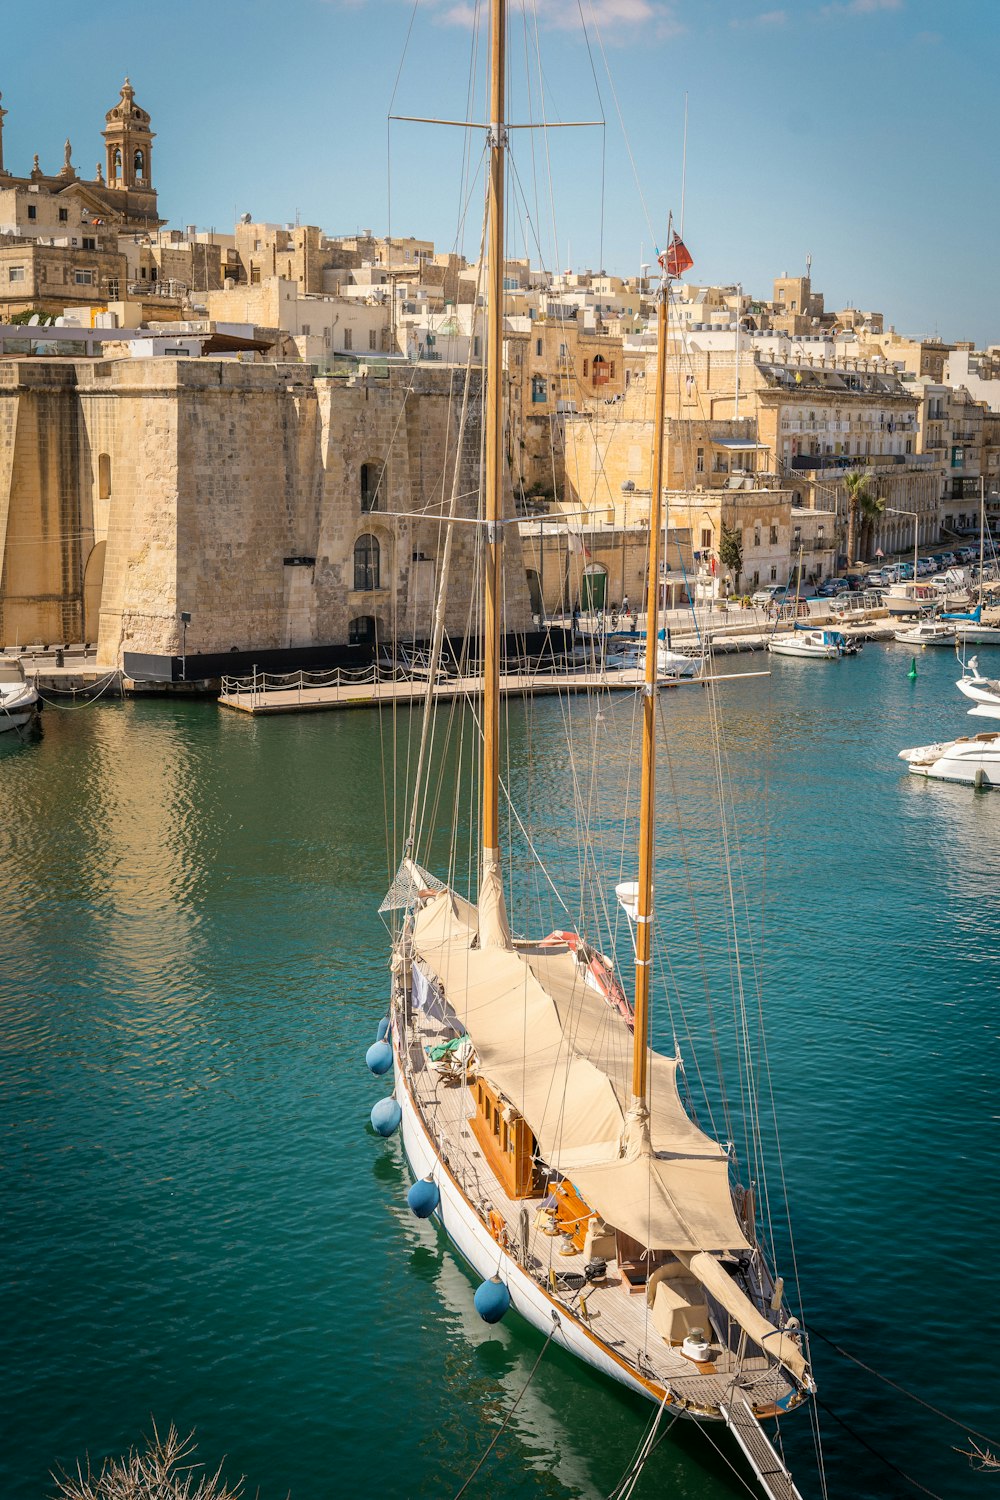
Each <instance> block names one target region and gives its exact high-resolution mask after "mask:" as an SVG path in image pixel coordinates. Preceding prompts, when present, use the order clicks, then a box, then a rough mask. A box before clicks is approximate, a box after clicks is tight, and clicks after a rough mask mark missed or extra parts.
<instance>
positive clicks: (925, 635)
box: [893, 619, 955, 646]
mask: <svg viewBox="0 0 1000 1500" xmlns="http://www.w3.org/2000/svg"><path fill="white" fill-rule="evenodd" d="M893 637H894V639H895V640H897V641H900V642H902V644H903V645H904V646H953V645H954V644H955V627H954V625H948V624H947V623H945V622H944V621H942V620H937V619H934V620H920V621H918V622H917V624H916V625H912V626H911V627H910V628H909V629H908V630H894V631H893Z"/></svg>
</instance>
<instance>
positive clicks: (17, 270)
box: [7, 266, 24, 281]
mask: <svg viewBox="0 0 1000 1500" xmlns="http://www.w3.org/2000/svg"><path fill="white" fill-rule="evenodd" d="M7 274H8V275H9V276H10V279H11V281H23V280H24V267H23V266H11V268H10V270H9V272H8V273H7Z"/></svg>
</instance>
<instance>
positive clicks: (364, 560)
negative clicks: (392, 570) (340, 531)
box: [354, 533, 382, 593]
mask: <svg viewBox="0 0 1000 1500" xmlns="http://www.w3.org/2000/svg"><path fill="white" fill-rule="evenodd" d="M379 553H380V548H379V544H378V538H377V537H374V536H371V535H369V534H368V533H366V534H365V535H364V536H359V537H358V539H357V541H356V542H355V543H354V587H355V589H357V590H359V591H361V592H365V593H370V592H371V591H372V589H377V588H381V587H382V585H381V583H380V582H379Z"/></svg>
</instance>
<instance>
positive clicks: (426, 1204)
mask: <svg viewBox="0 0 1000 1500" xmlns="http://www.w3.org/2000/svg"><path fill="white" fill-rule="evenodd" d="M406 1201H407V1203H408V1204H409V1205H410V1209H411V1210H412V1212H413V1213H415V1214H416V1216H417V1218H418V1219H429V1218H430V1216H431V1214H432V1213H433V1212H434V1210H435V1209H436V1208H437V1206H438V1204H439V1203H440V1202H441V1191H440V1189H439V1187H438V1185H437V1183H436V1182H435V1181H434V1179H433V1177H421V1179H420V1181H419V1182H415V1183H414V1184H413V1186H412V1187H411V1188H410V1191H409V1192H408V1193H407V1195H406Z"/></svg>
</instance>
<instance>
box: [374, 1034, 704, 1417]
mask: <svg viewBox="0 0 1000 1500" xmlns="http://www.w3.org/2000/svg"><path fill="white" fill-rule="evenodd" d="M393 1067H394V1070H395V1080H396V1099H397V1101H398V1102H399V1106H400V1109H401V1110H402V1120H401V1122H400V1134H401V1136H402V1141H403V1151H404V1153H405V1155H406V1160H407V1164H408V1166H409V1168H410V1171H411V1172H412V1173H413V1176H414V1179H418V1178H421V1177H433V1179H434V1181H435V1182H436V1183H437V1186H438V1190H439V1192H440V1194H441V1200H440V1203H439V1204H438V1207H437V1209H436V1210H435V1213H434V1217H435V1218H436V1219H437V1220H438V1221H439V1222H440V1224H441V1227H442V1229H443V1230H444V1232H445V1234H447V1236H448V1238H449V1239H450V1240H451V1242H452V1244H453V1245H454V1246H455V1249H456V1250H457V1251H458V1252H459V1254H460V1255H461V1256H462V1257H463V1259H464V1260H466V1261H467V1262H468V1264H469V1265H470V1266H471V1267H472V1269H473V1270H474V1271H475V1272H476V1274H477V1275H478V1276H481V1277H482V1278H483V1280H484V1281H485V1280H487V1279H488V1278H489V1277H491V1276H495V1275H497V1274H498V1273H501V1275H502V1280H503V1282H504V1284H505V1285H506V1287H507V1290H508V1291H509V1292H510V1300H511V1307H512V1308H513V1309H514V1311H515V1312H518V1313H520V1315H521V1316H522V1317H523V1318H525V1319H526V1320H527V1321H528V1322H529V1323H530V1324H531V1325H532V1327H533V1328H537V1329H538V1331H539V1332H540V1333H543V1334H546V1335H547V1334H548V1333H549V1331H550V1329H551V1328H552V1324H553V1321H554V1316H555V1317H557V1318H558V1325H557V1328H556V1332H555V1333H554V1334H553V1338H552V1342H553V1343H556V1344H559V1345H561V1346H562V1348H564V1349H567V1350H569V1352H570V1353H571V1354H574V1355H576V1357H577V1358H578V1359H582V1360H584V1361H585V1363H586V1364H588V1365H591V1366H592V1367H593V1368H594V1369H595V1370H600V1371H601V1373H602V1374H604V1375H608V1376H610V1378H611V1379H612V1380H616V1381H618V1382H619V1384H621V1385H624V1386H627V1387H628V1389H629V1390H632V1391H637V1392H638V1393H639V1395H641V1396H646V1397H648V1398H649V1399H650V1400H653V1401H656V1402H658V1403H659V1402H660V1401H662V1400H663V1397H664V1387H663V1386H661V1385H658V1384H656V1383H655V1382H653V1381H646V1380H643V1379H642V1378H641V1377H640V1376H639V1375H637V1374H635V1373H634V1372H633V1371H632V1370H631V1369H630V1368H629V1366H628V1365H627V1364H625V1362H624V1361H623V1360H620V1359H618V1358H617V1356H616V1355H614V1354H612V1353H611V1351H610V1350H608V1349H605V1347H604V1346H603V1345H602V1344H601V1342H600V1340H599V1339H597V1338H595V1337H594V1335H593V1334H591V1333H589V1332H588V1331H587V1329H586V1328H584V1327H583V1325H582V1324H581V1323H580V1322H578V1320H577V1319H575V1318H574V1317H573V1316H572V1314H571V1313H569V1312H568V1311H567V1309H566V1307H565V1306H564V1305H563V1304H561V1303H557V1302H555V1301H554V1300H553V1299H552V1298H550V1297H549V1296H548V1295H547V1294H546V1292H545V1291H544V1290H543V1288H542V1287H540V1286H539V1285H538V1284H537V1282H535V1281H534V1280H533V1279H532V1278H531V1277H530V1276H529V1275H527V1273H526V1272H525V1271H524V1270H523V1269H522V1268H521V1266H520V1265H519V1264H518V1262H517V1261H516V1260H515V1259H514V1257H513V1256H512V1255H510V1254H509V1253H508V1252H507V1251H505V1250H503V1249H501V1247H500V1246H499V1245H498V1244H497V1242H496V1240H494V1238H493V1236H492V1235H491V1234H490V1232H489V1230H488V1228H487V1227H486V1225H485V1224H484V1223H483V1221H482V1219H481V1218H480V1217H479V1214H478V1213H477V1212H476V1210H475V1208H474V1207H473V1206H472V1204H471V1203H469V1201H468V1200H467V1198H466V1197H465V1194H464V1193H463V1192H462V1189H461V1188H460V1186H459V1184H458V1183H457V1182H456V1180H455V1178H454V1177H453V1176H452V1174H451V1172H450V1171H449V1170H448V1168H447V1167H446V1166H445V1165H444V1163H443V1162H442V1161H441V1159H440V1156H439V1155H438V1151H437V1148H436V1146H435V1143H434V1141H433V1140H432V1139H431V1136H430V1135H429V1133H428V1131H427V1127H426V1126H425V1124H424V1122H423V1120H422V1119H421V1117H420V1114H419V1111H418V1110H417V1107H416V1105H415V1103H414V1101H413V1098H412V1095H411V1094H410V1090H409V1088H408V1086H407V1083H406V1079H405V1077H404V1076H403V1070H402V1067H401V1064H400V1059H399V1052H398V1047H397V1043H396V1039H395V1028H394V1045H393ZM667 1406H668V1407H669V1409H670V1411H671V1414H674V1413H675V1411H679V1412H680V1414H681V1415H684V1416H687V1417H692V1418H697V1419H700V1420H707V1419H712V1418H713V1417H714V1419H715V1420H722V1417H721V1413H719V1414H713V1413H710V1412H702V1413H696V1412H692V1411H689V1410H685V1408H684V1407H683V1406H680V1407H677V1408H675V1407H673V1406H672V1405H671V1403H670V1400H669V1398H668V1401H667Z"/></svg>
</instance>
